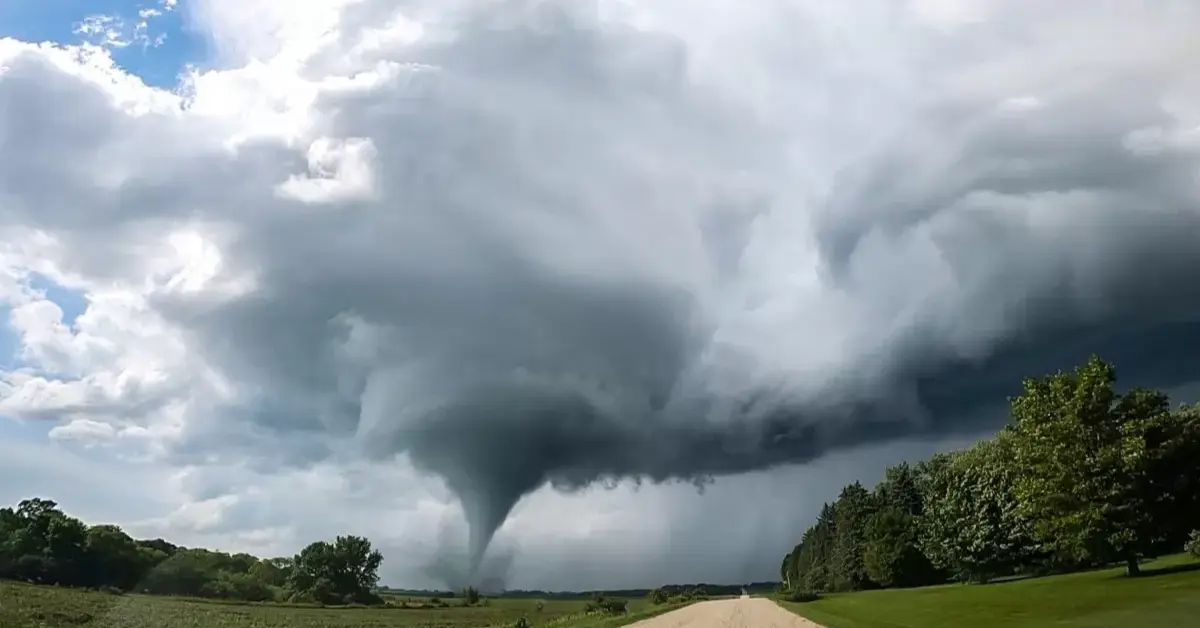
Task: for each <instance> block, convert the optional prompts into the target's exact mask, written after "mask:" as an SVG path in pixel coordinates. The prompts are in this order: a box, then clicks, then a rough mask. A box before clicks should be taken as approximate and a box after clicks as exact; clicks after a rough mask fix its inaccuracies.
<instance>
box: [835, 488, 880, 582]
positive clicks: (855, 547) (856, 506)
mask: <svg viewBox="0 0 1200 628" xmlns="http://www.w3.org/2000/svg"><path fill="white" fill-rule="evenodd" d="M873 511H874V504H873V501H872V499H871V494H870V493H869V492H867V489H865V488H863V485H862V484H861V483H859V482H855V483H853V484H851V485H849V486H847V487H845V488H844V489H842V492H841V494H840V495H838V499H837V502H836V503H835V505H834V513H835V518H836V524H835V527H836V530H837V532H836V534H835V535H834V543H833V551H832V553H831V556H830V568H831V571H832V574H833V583H832V584H833V587H834V588H835V589H837V590H841V591H856V590H859V589H864V588H868V587H870V586H871V585H872V582H871V578H870V576H869V575H868V574H867V568H866V565H865V564H864V563H863V550H864V549H865V545H866V529H867V520H868V519H869V518H870V517H871V515H872V514H873Z"/></svg>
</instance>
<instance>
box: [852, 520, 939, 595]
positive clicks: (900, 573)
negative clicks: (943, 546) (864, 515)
mask: <svg viewBox="0 0 1200 628" xmlns="http://www.w3.org/2000/svg"><path fill="white" fill-rule="evenodd" d="M863 566H864V567H865V568H866V571H867V576H869V577H870V579H871V580H872V581H874V582H876V583H878V584H879V585H881V586H884V587H913V586H921V585H925V584H932V583H933V582H936V581H937V580H938V576H937V572H936V570H935V569H934V567H933V564H932V563H930V562H929V558H927V557H926V556H925V554H924V553H923V552H922V551H921V549H920V547H919V546H918V541H917V523H916V518H915V517H913V515H911V514H909V513H907V512H905V511H903V510H901V509H900V508H897V507H895V506H888V507H886V508H884V509H883V510H880V511H878V512H876V513H875V514H874V515H872V516H871V518H870V520H869V521H868V523H867V533H866V544H865V547H864V549H863Z"/></svg>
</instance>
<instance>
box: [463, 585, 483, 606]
mask: <svg viewBox="0 0 1200 628" xmlns="http://www.w3.org/2000/svg"><path fill="white" fill-rule="evenodd" d="M460 597H461V598H462V599H463V605H464V606H474V605H476V604H478V603H479V597H480V596H479V589H476V588H475V587H467V588H465V589H463V590H462V593H461V594H460Z"/></svg>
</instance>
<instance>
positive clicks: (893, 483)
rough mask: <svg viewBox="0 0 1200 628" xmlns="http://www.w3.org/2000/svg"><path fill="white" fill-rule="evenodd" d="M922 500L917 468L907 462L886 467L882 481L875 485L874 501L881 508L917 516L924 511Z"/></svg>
mask: <svg viewBox="0 0 1200 628" xmlns="http://www.w3.org/2000/svg"><path fill="white" fill-rule="evenodd" d="M924 501H925V500H924V499H923V498H922V496H921V487H920V478H919V474H918V472H917V469H915V468H913V467H912V466H910V465H909V464H908V463H907V462H903V463H900V464H898V465H896V466H894V467H888V469H887V471H886V472H885V473H884V478H883V481H882V482H880V483H879V485H878V486H876V487H875V503H876V504H877V506H878V507H879V508H881V509H886V508H890V509H893V510H896V511H899V512H902V513H905V514H908V515H912V516H914V517H919V516H920V515H921V513H922V512H923V511H924Z"/></svg>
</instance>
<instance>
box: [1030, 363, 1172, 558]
mask: <svg viewBox="0 0 1200 628" xmlns="http://www.w3.org/2000/svg"><path fill="white" fill-rule="evenodd" d="M1115 382H1116V372H1115V370H1114V369H1113V368H1112V366H1111V365H1110V364H1108V363H1106V362H1104V361H1102V360H1100V359H1099V358H1097V357H1093V358H1091V359H1090V360H1088V362H1087V363H1086V364H1084V365H1082V366H1080V367H1079V368H1077V369H1075V371H1074V372H1071V373H1067V372H1059V373H1055V374H1053V375H1050V376H1047V377H1042V378H1030V379H1026V380H1025V383H1024V391H1023V393H1022V394H1021V395H1020V396H1019V397H1017V398H1015V399H1013V400H1012V415H1013V419H1014V423H1013V426H1012V430H1011V431H1012V433H1013V443H1014V447H1013V451H1014V454H1015V458H1014V459H1013V460H1012V464H1014V465H1015V466H1016V467H1018V468H1020V469H1022V471H1023V472H1022V473H1020V474H1018V475H1017V476H1016V483H1015V491H1016V496H1017V498H1018V503H1019V506H1020V508H1021V511H1022V512H1023V513H1024V514H1025V515H1026V516H1028V517H1029V518H1030V519H1031V520H1032V521H1033V522H1034V531H1035V533H1036V535H1037V537H1038V538H1039V540H1040V541H1041V542H1042V543H1043V544H1044V545H1045V546H1046V547H1047V548H1049V549H1050V550H1052V551H1054V552H1055V553H1056V554H1059V555H1062V556H1065V557H1067V558H1068V559H1073V560H1079V561H1085V560H1090V561H1096V562H1110V561H1116V560H1120V561H1123V562H1124V563H1125V565H1126V568H1127V571H1128V573H1129V575H1131V576H1135V575H1138V573H1139V572H1140V569H1139V567H1138V561H1139V559H1140V558H1142V557H1144V556H1150V555H1153V554H1154V553H1155V550H1156V548H1160V547H1161V545H1162V544H1161V535H1162V533H1163V530H1162V529H1161V527H1160V525H1159V524H1157V523H1156V522H1155V521H1154V519H1155V514H1156V512H1161V511H1162V508H1161V504H1162V503H1163V502H1164V496H1163V495H1160V494H1157V491H1156V490H1155V487H1156V486H1161V482H1159V480H1160V478H1157V477H1155V475H1154V473H1153V466H1154V465H1153V461H1154V460H1156V459H1158V458H1159V456H1158V453H1157V452H1156V451H1155V450H1154V446H1155V445H1156V444H1157V445H1161V443H1155V442H1154V441H1155V439H1154V435H1155V434H1156V433H1157V432H1158V431H1159V429H1158V428H1160V427H1161V426H1163V425H1167V424H1169V423H1170V406H1169V402H1168V400H1167V397H1166V396H1165V395H1163V394H1161V393H1158V392H1153V391H1148V390H1143V389H1135V390H1132V391H1130V392H1129V393H1127V394H1125V395H1124V396H1121V395H1118V394H1117V393H1116V391H1115V389H1114V384H1115ZM1193 471H1194V469H1193Z"/></svg>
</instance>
